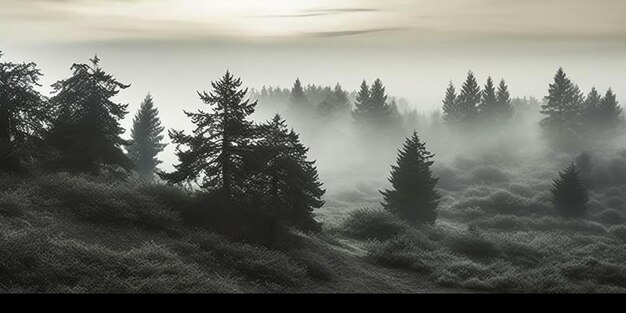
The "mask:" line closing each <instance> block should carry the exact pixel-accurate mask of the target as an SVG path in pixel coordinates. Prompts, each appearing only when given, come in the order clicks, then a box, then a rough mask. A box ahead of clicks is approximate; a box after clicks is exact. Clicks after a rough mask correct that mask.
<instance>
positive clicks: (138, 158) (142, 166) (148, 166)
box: [127, 94, 165, 177]
mask: <svg viewBox="0 0 626 313" xmlns="http://www.w3.org/2000/svg"><path fill="white" fill-rule="evenodd" d="M163 129H164V128H163V127H162V126H161V120H160V119H159V110H158V109H157V108H156V107H155V106H154V102H153V101H152V96H151V95H150V94H148V95H147V96H146V98H145V99H144V100H143V102H142V103H141V107H140V108H139V111H137V114H136V115H135V118H134V120H133V128H132V130H131V136H132V141H133V143H132V144H131V145H130V146H128V148H127V150H128V156H129V158H130V159H131V161H133V163H134V164H135V166H136V168H137V170H138V172H139V173H140V174H141V175H143V176H145V177H152V175H153V174H154V173H155V170H156V167H157V165H159V164H161V161H160V160H158V159H157V158H156V155H157V154H159V152H161V151H163V149H164V148H165V144H163V143H162V141H163V135H162V133H163Z"/></svg>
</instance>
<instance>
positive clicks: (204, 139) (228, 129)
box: [159, 71, 257, 200]
mask: <svg viewBox="0 0 626 313" xmlns="http://www.w3.org/2000/svg"><path fill="white" fill-rule="evenodd" d="M211 86H212V87H213V91H212V92H210V93H207V92H206V91H204V92H202V93H200V92H198V95H199V96H200V99H202V101H203V102H204V103H206V104H208V105H209V106H210V107H211V109H212V113H207V112H204V111H202V110H198V112H197V113H192V112H186V111H185V114H186V115H187V116H188V117H189V118H190V119H191V122H192V123H194V124H195V125H196V128H195V130H194V131H193V134H191V135H187V134H185V133H184V132H183V131H177V130H173V129H172V130H170V131H169V136H170V138H171V139H172V142H173V143H174V144H176V156H177V157H178V160H179V163H178V164H175V165H174V168H175V171H174V172H171V173H160V174H159V175H160V176H161V178H163V179H166V180H168V181H169V182H171V183H180V182H184V181H196V182H197V181H198V179H200V178H201V179H202V181H201V182H200V183H199V185H200V186H201V187H202V188H205V189H209V190H217V191H222V192H223V195H224V196H225V198H226V199H227V200H229V199H232V198H233V195H234V194H235V193H241V192H244V190H243V188H242V184H243V181H244V173H242V171H241V170H240V169H241V167H242V160H243V158H244V157H245V155H246V154H247V153H249V152H250V150H251V147H250V140H251V138H252V135H253V131H254V130H253V127H252V126H253V125H252V122H251V121H249V120H247V117H248V116H249V115H250V114H252V113H253V112H254V107H255V106H256V105H257V102H256V101H254V102H250V101H249V100H245V101H244V97H245V95H246V93H247V92H248V90H247V89H244V90H242V89H240V87H241V79H239V78H234V77H233V75H232V74H231V73H230V72H229V71H226V74H225V75H224V76H223V77H222V78H221V79H220V80H218V81H215V82H211ZM181 146H186V147H187V149H185V150H182V149H181Z"/></svg>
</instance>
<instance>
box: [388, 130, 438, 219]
mask: <svg viewBox="0 0 626 313" xmlns="http://www.w3.org/2000/svg"><path fill="white" fill-rule="evenodd" d="M433 156H434V155H433V154H432V153H430V152H428V151H426V144H425V143H422V142H420V140H419V137H418V136H417V132H415V131H414V132H413V135H412V136H410V137H408V138H407V139H406V141H405V143H404V146H403V148H402V149H401V150H399V151H398V158H397V165H392V166H391V168H392V170H391V177H390V178H389V182H391V184H392V186H393V189H392V190H385V191H381V194H382V195H383V197H384V202H383V206H384V208H385V209H386V210H389V211H390V212H392V213H394V214H396V215H398V216H399V217H400V218H401V219H403V220H406V221H408V222H409V223H411V224H415V223H429V224H433V223H434V222H435V220H436V218H437V212H436V209H437V206H438V204H439V198H440V196H439V194H438V193H437V192H436V191H435V190H434V189H435V185H436V184H437V181H438V178H434V177H432V171H431V169H430V166H431V165H432V164H433V161H431V159H432V157H433Z"/></svg>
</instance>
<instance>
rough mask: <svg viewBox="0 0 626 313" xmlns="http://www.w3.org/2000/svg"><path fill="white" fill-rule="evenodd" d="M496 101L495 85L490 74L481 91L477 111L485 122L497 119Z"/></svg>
mask: <svg viewBox="0 0 626 313" xmlns="http://www.w3.org/2000/svg"><path fill="white" fill-rule="evenodd" d="M497 110H498V102H497V99H496V87H495V86H494V84H493V79H491V76H489V77H487V83H486V84H485V88H484V89H483V91H482V95H481V99H480V103H479V104H478V112H479V114H480V116H481V118H482V119H483V121H486V122H487V123H494V122H495V121H496V119H497Z"/></svg>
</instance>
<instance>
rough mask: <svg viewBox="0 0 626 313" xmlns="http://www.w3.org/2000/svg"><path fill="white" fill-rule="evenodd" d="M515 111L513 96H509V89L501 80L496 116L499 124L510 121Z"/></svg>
mask: <svg viewBox="0 0 626 313" xmlns="http://www.w3.org/2000/svg"><path fill="white" fill-rule="evenodd" d="M514 113H515V111H514V109H513V105H512V103H511V95H510V94H509V87H508V86H507V85H506V82H505V81H504V79H501V80H500V84H498V91H497V92H496V115H497V120H498V121H499V122H504V121H507V120H510V119H511V118H512V117H513V115H514Z"/></svg>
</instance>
